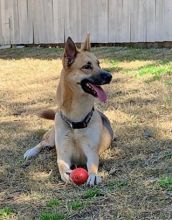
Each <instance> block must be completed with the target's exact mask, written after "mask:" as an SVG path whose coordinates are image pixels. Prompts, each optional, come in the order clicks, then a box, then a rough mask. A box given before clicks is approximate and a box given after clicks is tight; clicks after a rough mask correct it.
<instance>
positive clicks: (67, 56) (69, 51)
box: [64, 37, 78, 66]
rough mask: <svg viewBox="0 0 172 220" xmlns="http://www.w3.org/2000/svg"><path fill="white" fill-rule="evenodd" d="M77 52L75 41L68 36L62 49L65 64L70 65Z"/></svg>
mask: <svg viewBox="0 0 172 220" xmlns="http://www.w3.org/2000/svg"><path fill="white" fill-rule="evenodd" d="M77 53H78V50H77V48H76V45H75V43H74V42H73V40H72V39H71V37H68V39H67V41H66V43H65V49H64V61H65V63H66V64H67V66H70V65H71V64H72V63H73V62H74V60H75V57H76V55H77Z"/></svg>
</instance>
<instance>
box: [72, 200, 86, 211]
mask: <svg viewBox="0 0 172 220" xmlns="http://www.w3.org/2000/svg"><path fill="white" fill-rule="evenodd" d="M68 208H69V209H71V210H78V209H81V208H84V203H83V202H81V201H79V200H76V201H70V202H69V203H68Z"/></svg>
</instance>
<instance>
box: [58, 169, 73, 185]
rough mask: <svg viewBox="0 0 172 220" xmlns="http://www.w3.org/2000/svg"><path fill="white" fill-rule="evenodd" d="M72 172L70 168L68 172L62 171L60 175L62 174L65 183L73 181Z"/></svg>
mask: <svg viewBox="0 0 172 220" xmlns="http://www.w3.org/2000/svg"><path fill="white" fill-rule="evenodd" d="M70 173H71V171H70V170H68V171H66V172H63V173H62V172H61V173H60V176H61V179H62V180H63V181H64V182H65V183H70V182H71V179H70Z"/></svg>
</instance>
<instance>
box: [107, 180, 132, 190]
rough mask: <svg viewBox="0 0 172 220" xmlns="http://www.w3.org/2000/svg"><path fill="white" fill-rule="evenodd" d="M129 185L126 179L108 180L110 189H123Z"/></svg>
mask: <svg viewBox="0 0 172 220" xmlns="http://www.w3.org/2000/svg"><path fill="white" fill-rule="evenodd" d="M127 185H128V182H127V181H126V180H112V181H109V182H108V187H109V189H117V190H121V189H123V188H124V187H126V186H127Z"/></svg>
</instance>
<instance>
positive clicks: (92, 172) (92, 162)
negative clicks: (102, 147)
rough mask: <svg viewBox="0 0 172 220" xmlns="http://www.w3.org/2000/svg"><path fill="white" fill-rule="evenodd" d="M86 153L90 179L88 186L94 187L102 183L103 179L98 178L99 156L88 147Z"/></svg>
mask: <svg viewBox="0 0 172 220" xmlns="http://www.w3.org/2000/svg"><path fill="white" fill-rule="evenodd" d="M84 153H85V155H86V157H87V169H88V173H89V177H88V180H87V185H88V186H94V185H98V184H99V183H101V177H100V176H98V174H97V173H98V167H99V155H98V153H97V152H95V151H94V150H92V149H90V147H89V146H88V147H87V148H85V149H84Z"/></svg>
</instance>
